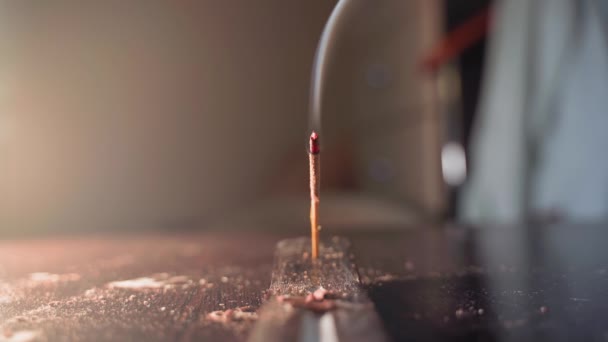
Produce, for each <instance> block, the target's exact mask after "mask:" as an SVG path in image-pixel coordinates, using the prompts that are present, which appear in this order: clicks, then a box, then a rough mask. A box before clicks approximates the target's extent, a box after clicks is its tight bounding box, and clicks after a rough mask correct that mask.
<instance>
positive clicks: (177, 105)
mask: <svg viewBox="0 0 608 342" xmlns="http://www.w3.org/2000/svg"><path fill="white" fill-rule="evenodd" d="M330 10H331V4H329V3H326V2H325V1H298V2H294V3H291V4H289V5H287V4H285V2H284V1H280V0H267V1H263V2H255V3H253V2H250V1H238V2H211V1H99V2H82V1H52V2H43V3H40V2H36V1H21V0H8V1H2V2H1V3H0V46H2V47H3V50H2V54H3V56H2V61H1V64H0V70H1V74H0V92H1V95H0V96H1V98H0V110H1V112H2V114H1V115H2V118H1V123H2V126H3V127H2V137H1V138H0V233H2V232H7V231H11V232H12V231H25V230H52V229H73V230H86V229H93V228H114V229H125V228H137V227H140V228H158V227H173V226H182V225H190V224H196V222H191V221H197V220H206V218H207V217H209V216H212V215H217V213H219V212H222V213H223V212H226V211H229V210H230V209H231V208H235V207H237V206H240V205H243V204H244V203H245V202H247V201H251V200H253V199H254V198H256V197H257V196H259V195H260V194H263V193H264V191H265V190H266V189H267V188H269V187H270V184H271V183H272V180H271V179H269V178H268V177H265V175H266V174H268V173H273V171H272V170H274V169H278V168H279V166H280V164H281V163H282V161H281V159H280V158H281V156H282V155H284V153H285V151H287V150H290V149H291V150H295V148H296V147H297V148H301V146H302V140H301V137H302V131H303V128H304V127H305V126H306V107H307V99H308V85H309V84H308V81H309V70H310V67H311V63H312V60H311V58H312V55H313V54H314V48H315V45H316V41H317V37H318V35H319V32H320V31H321V29H322V26H323V23H324V20H325V16H326V15H327V13H328V12H329V11H330ZM263 130H264V131H266V132H268V134H267V135H266V136H265V137H264V136H260V132H261V131H263ZM254 141H255V146H254V144H253V142H254ZM252 148H255V151H253V150H252ZM262 162H263V163H262Z"/></svg>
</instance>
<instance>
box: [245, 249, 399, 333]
mask: <svg viewBox="0 0 608 342" xmlns="http://www.w3.org/2000/svg"><path fill="white" fill-rule="evenodd" d="M268 292H269V299H268V300H267V301H266V303H265V304H264V305H263V307H262V308H261V309H260V313H259V317H260V318H259V319H258V322H257V323H256V326H255V327H254V328H253V331H252V333H251V335H250V337H249V341H251V342H257V341H370V340H372V341H386V340H388V339H387V337H386V334H385V332H384V330H383V328H382V324H381V322H380V319H379V317H378V315H377V313H376V311H375V308H374V305H373V303H372V302H371V301H370V300H369V299H368V297H367V295H366V293H365V291H364V290H363V289H362V287H361V283H360V281H359V274H358V272H357V267H356V264H355V260H354V255H353V254H352V253H351V249H350V242H349V241H348V240H347V239H345V238H340V237H334V238H331V239H330V240H325V241H321V243H320V245H319V257H318V258H317V259H316V260H313V259H312V258H311V244H310V239H309V238H296V239H288V240H283V241H280V242H279V243H278V244H277V247H276V251H275V259H274V268H273V272H272V280H271V283H270V288H269V291H268Z"/></svg>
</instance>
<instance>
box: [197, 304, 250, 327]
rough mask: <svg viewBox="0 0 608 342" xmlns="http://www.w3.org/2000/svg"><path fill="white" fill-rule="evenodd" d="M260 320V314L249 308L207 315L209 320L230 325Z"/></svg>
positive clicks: (219, 311)
mask: <svg viewBox="0 0 608 342" xmlns="http://www.w3.org/2000/svg"><path fill="white" fill-rule="evenodd" d="M257 318H258V314H257V313H256V312H255V311H254V310H252V308H251V307H249V306H244V307H240V308H235V309H228V310H218V311H213V312H210V313H208V314H207V319H208V320H210V321H212V322H217V323H224V324H225V323H229V322H240V321H253V320H256V319H257Z"/></svg>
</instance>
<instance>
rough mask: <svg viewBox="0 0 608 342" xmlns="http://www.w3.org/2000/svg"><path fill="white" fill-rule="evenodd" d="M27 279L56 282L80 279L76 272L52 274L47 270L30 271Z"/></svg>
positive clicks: (37, 281)
mask: <svg viewBox="0 0 608 342" xmlns="http://www.w3.org/2000/svg"><path fill="white" fill-rule="evenodd" d="M29 280H30V281H32V282H36V283H57V282H68V281H78V280H80V275H79V274H77V273H66V274H53V273H48V272H35V273H30V276H29Z"/></svg>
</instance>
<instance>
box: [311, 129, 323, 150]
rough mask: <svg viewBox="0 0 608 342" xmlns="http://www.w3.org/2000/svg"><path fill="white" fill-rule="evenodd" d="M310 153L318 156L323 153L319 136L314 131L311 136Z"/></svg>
mask: <svg viewBox="0 0 608 342" xmlns="http://www.w3.org/2000/svg"><path fill="white" fill-rule="evenodd" d="M309 152H310V153H311V154H318V153H319V152H321V147H320V145H319V135H318V134H317V132H315V131H312V134H311V135H310V149H309Z"/></svg>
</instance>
